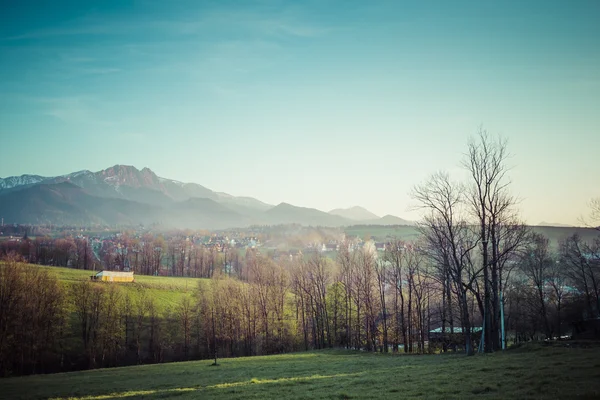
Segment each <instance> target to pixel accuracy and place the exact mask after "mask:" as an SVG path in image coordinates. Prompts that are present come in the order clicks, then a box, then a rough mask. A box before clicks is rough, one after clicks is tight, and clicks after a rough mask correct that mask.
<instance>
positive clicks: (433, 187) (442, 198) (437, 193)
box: [412, 172, 479, 355]
mask: <svg viewBox="0 0 600 400" xmlns="http://www.w3.org/2000/svg"><path fill="white" fill-rule="evenodd" d="M412 197H413V199H415V200H416V201H418V203H419V206H418V207H419V208H420V209H424V210H426V211H427V212H428V214H426V216H425V218H424V219H423V221H422V222H421V224H420V225H419V230H420V231H421V233H422V234H423V236H424V239H425V240H424V242H425V246H426V247H427V248H428V249H429V254H430V256H432V257H435V259H436V260H437V261H438V262H439V261H441V262H443V263H445V264H446V266H447V268H448V271H449V273H450V275H451V277H452V281H453V284H454V288H455V290H456V293H457V296H458V299H457V300H458V302H459V305H460V309H461V320H462V321H461V322H462V325H463V332H464V334H465V351H466V353H467V355H472V354H473V353H474V351H473V344H472V340H471V318H470V315H469V305H468V302H467V297H468V295H467V293H468V292H469V291H470V290H472V289H473V286H472V285H473V282H474V281H475V279H476V278H477V277H478V276H479V271H475V272H472V273H469V271H468V267H469V262H470V253H471V252H472V251H473V249H474V248H475V247H476V246H477V243H478V242H477V240H476V239H477V238H476V237H474V236H473V234H472V232H471V230H470V226H469V224H468V223H467V221H466V220H465V219H464V213H463V212H462V202H461V201H462V187H461V186H460V185H458V184H455V183H453V182H451V181H450V177H449V176H448V174H446V173H441V172H440V173H436V174H434V175H432V176H431V177H430V178H429V180H427V181H426V182H425V183H424V184H421V185H419V186H416V187H415V188H414V189H413V191H412Z"/></svg>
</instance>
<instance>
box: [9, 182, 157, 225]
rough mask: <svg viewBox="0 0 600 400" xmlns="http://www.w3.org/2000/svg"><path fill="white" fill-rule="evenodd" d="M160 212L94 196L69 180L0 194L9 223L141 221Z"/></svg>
mask: <svg viewBox="0 0 600 400" xmlns="http://www.w3.org/2000/svg"><path fill="white" fill-rule="evenodd" d="M160 211H161V210H160V209H159V208H157V207H154V206H152V205H150V204H145V203H138V202H134V201H130V200H123V199H115V198H101V197H97V196H92V195H90V194H88V193H86V192H85V191H84V190H83V189H82V188H81V187H79V186H77V185H74V184H72V183H69V182H61V183H55V184H39V185H35V186H31V187H27V188H24V189H22V190H17V191H11V192H8V193H6V194H3V195H1V196H0V212H1V213H2V217H3V218H4V222H5V223H26V224H45V223H52V224H63V225H79V224H110V225H114V224H139V223H151V222H154V221H156V220H157V219H158V218H160Z"/></svg>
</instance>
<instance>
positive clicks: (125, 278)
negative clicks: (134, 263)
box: [92, 271, 133, 282]
mask: <svg viewBox="0 0 600 400" xmlns="http://www.w3.org/2000/svg"><path fill="white" fill-rule="evenodd" d="M92 279H93V280H95V281H107V282H133V272H120V271H100V272H98V273H97V274H96V275H92Z"/></svg>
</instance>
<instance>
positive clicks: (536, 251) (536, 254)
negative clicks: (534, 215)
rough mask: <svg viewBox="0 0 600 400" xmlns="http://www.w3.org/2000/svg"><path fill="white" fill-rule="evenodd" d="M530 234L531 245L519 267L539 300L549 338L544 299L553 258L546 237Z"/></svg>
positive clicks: (545, 331) (545, 330) (550, 335)
mask: <svg viewBox="0 0 600 400" xmlns="http://www.w3.org/2000/svg"><path fill="white" fill-rule="evenodd" d="M531 236H532V239H531V245H530V247H529V248H528V254H527V255H525V256H524V257H523V261H522V264H521V269H522V271H523V273H524V274H525V276H527V278H529V280H530V285H532V286H533V288H534V289H535V291H536V294H537V299H538V301H539V314H540V315H541V316H542V319H543V322H544V334H545V335H546V338H551V337H552V332H551V329H550V323H549V320H548V309H547V300H546V281H547V280H548V279H549V277H550V275H551V269H552V268H553V263H554V260H553V259H552V256H551V254H550V249H549V246H548V243H549V241H548V238H547V237H545V236H544V235H541V234H539V233H532V234H531Z"/></svg>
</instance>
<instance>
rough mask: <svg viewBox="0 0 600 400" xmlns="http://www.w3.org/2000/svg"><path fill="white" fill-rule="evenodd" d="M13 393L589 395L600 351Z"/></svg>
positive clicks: (156, 370)
mask: <svg viewBox="0 0 600 400" xmlns="http://www.w3.org/2000/svg"><path fill="white" fill-rule="evenodd" d="M0 397H2V398H7V399H8V398H10V399H41V398H60V399H66V398H71V399H98V400H99V399H121V398H127V399H140V398H144V399H166V398H178V399H193V398H203V399H205V398H216V399H248V398H255V399H264V398H277V399H280V398H284V399H286V400H289V399H300V398H319V399H350V398H357V399H362V398H372V399H389V398H427V399H448V398H460V399H469V398H472V399H475V398H482V397H483V398H486V399H501V398H502V399H577V398H579V399H592V398H600V347H591V348H582V347H579V346H570V347H568V346H567V347H566V346H561V347H544V346H541V345H533V346H528V347H525V348H522V349H516V350H509V351H506V352H503V353H496V354H489V355H477V356H474V357H465V356H463V355H453V354H446V355H428V356H407V355H382V354H372V353H363V352H350V351H341V350H327V351H320V352H307V353H295V354H288V355H275V356H264V357H248V358H235V359H223V360H220V361H219V366H216V367H215V366H211V361H194V362H181V363H172V364H158V365H145V366H138V367H126V368H114V369H101V370H93V371H84V372H72V373H63V374H55V375H36V376H28V377H20V378H7V379H2V380H0Z"/></svg>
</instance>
